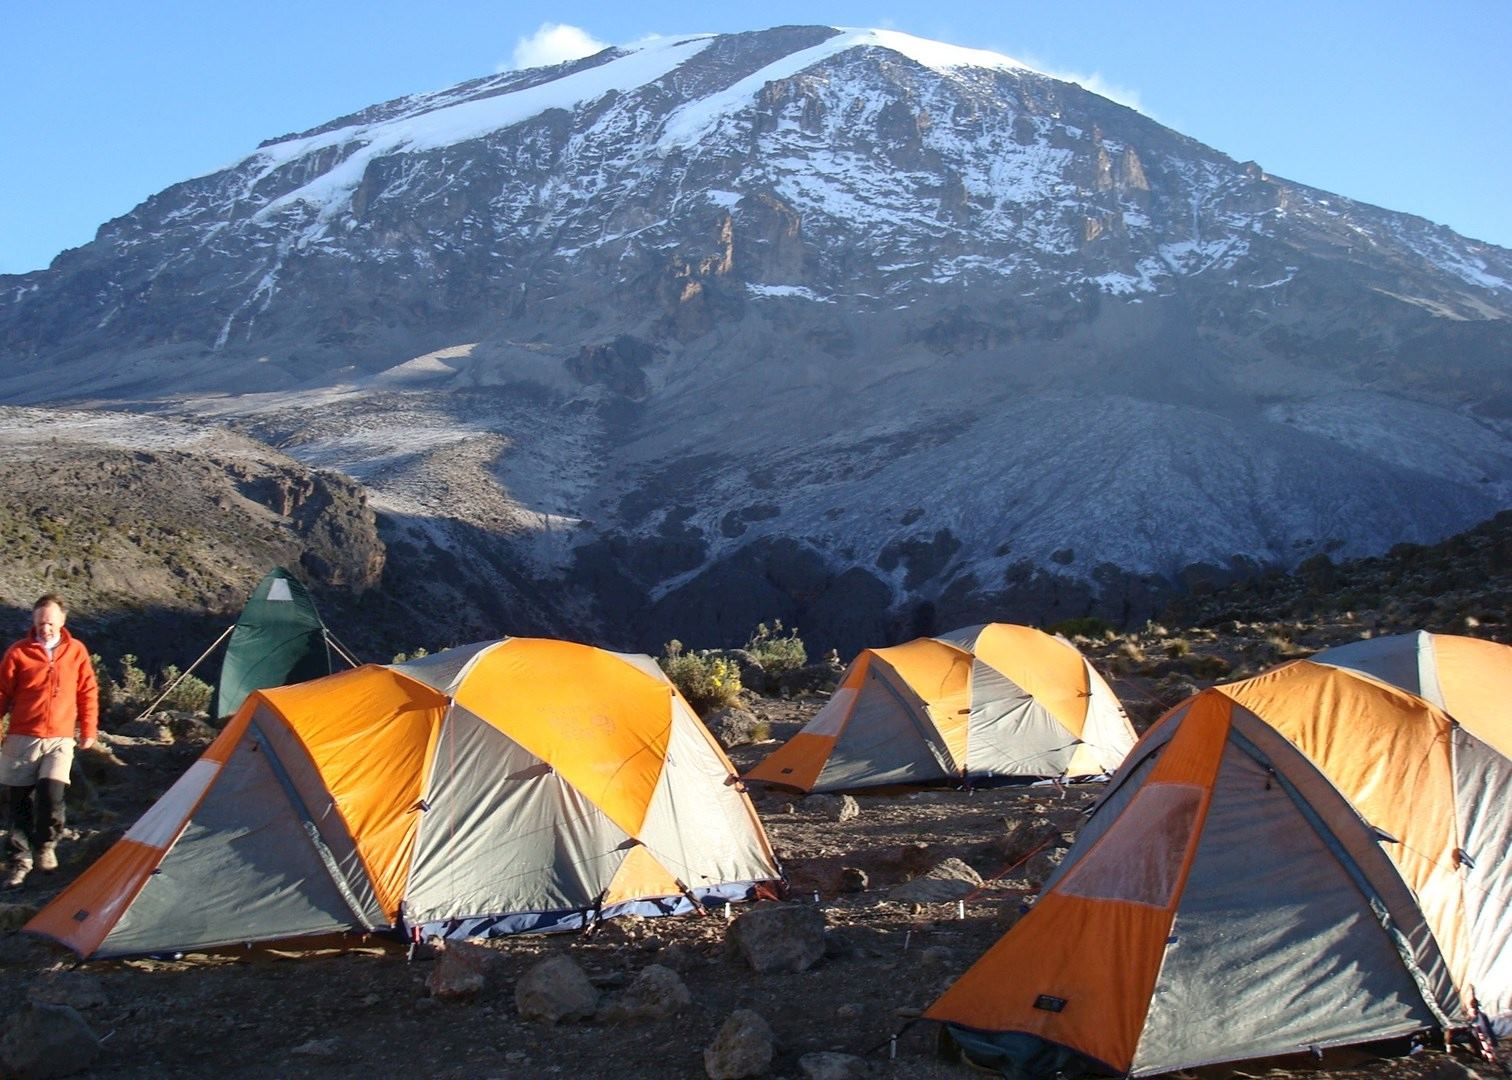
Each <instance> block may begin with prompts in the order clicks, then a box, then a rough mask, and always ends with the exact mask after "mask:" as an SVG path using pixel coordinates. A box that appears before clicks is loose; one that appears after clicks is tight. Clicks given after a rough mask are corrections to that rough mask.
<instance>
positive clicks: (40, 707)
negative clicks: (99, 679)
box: [0, 627, 100, 739]
mask: <svg viewBox="0 0 1512 1080" xmlns="http://www.w3.org/2000/svg"><path fill="white" fill-rule="evenodd" d="M62 635H63V637H62V640H61V641H59V642H58V647H57V648H56V649H54V650H53V655H52V659H51V660H49V659H48V657H47V650H46V649H44V648H43V647H42V643H41V642H40V641H38V640H37V639H36V636H35V635H29V636H27V637H25V638H23V639H21V640H20V641H18V642H16V643H15V644H14V645H12V646H11V647H10V648H9V649H6V650H5V656H4V657H3V658H0V716H4V715H5V714H6V713H7V712H8V713H10V727H9V729H8V731H9V734H11V735H35V736H37V737H38V738H43V739H63V738H69V739H71V738H79V739H93V738H94V737H95V735H96V733H97V732H98V730H99V721H100V694H99V688H98V687H97V686H96V685H95V673H94V666H93V665H92V664H90V662H89V650H88V649H86V648H85V647H84V643H83V642H82V641H80V640H79V639H78V638H75V637H73V636H72V635H71V634H69V632H68V629H67V628H66V627H65V628H64V629H63V630H62Z"/></svg>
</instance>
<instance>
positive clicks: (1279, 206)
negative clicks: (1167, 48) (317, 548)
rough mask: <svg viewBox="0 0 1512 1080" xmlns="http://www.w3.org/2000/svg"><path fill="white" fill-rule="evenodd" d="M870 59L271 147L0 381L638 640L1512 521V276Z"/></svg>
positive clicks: (829, 621)
mask: <svg viewBox="0 0 1512 1080" xmlns="http://www.w3.org/2000/svg"><path fill="white" fill-rule="evenodd" d="M888 34H889V32H876V31H850V32H847V31H841V30H836V29H834V28H829V27H783V28H777V29H774V30H768V31H754V32H751V33H748V34H741V35H717V36H704V37H696V38H666V39H662V40H661V41H660V42H659V43H656V44H655V45H648V46H646V47H644V48H643V49H641V50H639V51H628V50H624V49H615V50H607V51H606V52H604V53H600V54H598V55H597V56H595V57H589V58H586V59H584V60H580V61H575V62H572V63H570V64H566V65H560V66H559V67H557V68H551V69H537V70H535V71H531V72H519V73H508V74H506V75H498V76H490V77H485V78H482V79H478V80H472V81H470V82H468V83H464V84H461V85H460V86H459V87H455V88H451V89H449V90H441V91H433V92H429V93H427V94H421V95H413V96H411V97H407V98H401V99H396V100H395V101H393V102H387V103H383V104H381V105H378V106H374V107H372V108H370V109H367V110H361V111H359V112H357V113H354V114H351V115H350V116H349V117H343V118H338V119H337V120H334V121H331V122H330V123H328V124H325V125H319V126H317V127H316V128H312V129H310V130H309V131H307V132H304V133H299V134H297V135H294V136H285V137H281V138H280V139H279V140H275V141H272V142H268V143H264V144H263V146H262V147H261V148H259V149H258V150H257V151H255V152H254V153H253V154H252V155H249V156H248V157H247V158H244V159H242V160H241V161H239V162H237V163H234V164H233V165H232V166H231V167H229V168H228V169H226V170H222V171H220V172H218V173H215V174H211V175H210V176H208V177H203V178H199V179H196V180H193V181H186V182H185V183H184V184H180V185H175V186H174V187H173V188H170V189H168V190H167V191H165V192H163V193H160V195H158V196H154V197H153V198H152V199H149V200H148V201H147V202H146V203H144V204H143V205H142V206H141V207H139V208H137V210H136V211H133V213H132V214H131V215H127V216H126V217H125V218H122V219H117V221H116V222H112V223H109V224H108V225H107V226H106V227H104V228H102V230H101V234H100V237H99V238H98V239H97V240H96V241H95V243H94V244H91V245H87V246H86V248H84V249H77V250H76V251H74V252H70V253H65V256H60V259H59V260H58V262H55V264H54V266H53V267H52V268H50V269H49V270H48V271H40V272H36V273H34V274H31V275H24V276H22V277H20V278H14V277H13V278H7V279H0V353H3V355H4V356H5V357H6V359H7V360H8V361H9V362H8V363H7V364H6V365H5V368H4V373H3V374H0V401H11V402H18V403H19V402H30V403H41V402H47V401H55V402H56V401H68V400H71V401H75V402H77V401H79V400H81V399H86V400H89V401H91V402H92V403H93V404H95V405H97V406H103V407H107V408H122V407H126V408H133V409H142V408H147V409H151V410H156V411H161V412H164V413H167V414H169V415H172V416H177V417H180V418H190V419H192V420H193V421H194V422H196V423H215V424H220V425H228V426H230V427H232V428H234V429H236V430H240V431H243V432H247V433H253V434H255V435H256V436H257V437H259V438H262V439H264V440H265V441H267V442H268V443H269V444H270V445H273V446H275V447H278V448H279V449H281V450H283V451H285V452H287V453H289V454H291V455H293V456H295V457H296V458H299V459H300V460H301V461H304V462H305V463H306V464H310V465H315V466H318V467H321V468H335V469H339V470H341V471H343V472H345V473H347V474H348V475H351V476H353V477H355V478H356V479H358V480H359V481H360V482H362V483H363V484H365V485H367V487H368V489H369V491H370V493H371V497H372V501H373V504H374V506H375V508H376V509H378V510H379V512H380V513H382V514H390V515H393V520H395V521H397V522H401V523H402V525H401V529H402V530H404V531H406V532H407V534H408V535H409V536H410V541H411V542H413V543H414V544H415V545H416V546H417V548H418V549H424V548H426V547H427V546H429V545H439V546H440V547H442V548H449V549H450V550H451V553H452V555H453V556H454V557H456V558H458V559H460V560H461V561H462V563H463V564H465V565H467V566H469V567H470V569H469V570H468V571H467V575H468V576H470V579H471V580H474V581H475V583H476V585H477V587H478V588H489V589H497V590H499V591H500V594H501V595H503V596H505V597H512V596H515V595H517V594H518V588H517V586H515V585H511V584H509V582H508V581H506V580H504V579H503V578H501V577H500V574H499V572H498V571H497V567H508V568H509V573H510V574H512V575H514V576H515V578H516V579H529V580H532V581H534V582H536V583H537V584H539V585H541V586H542V587H543V588H545V589H546V591H547V592H548V593H552V592H554V593H556V594H557V595H558V597H559V600H558V602H559V604H560V607H561V610H562V611H563V612H564V613H565V612H570V613H571V616H570V619H564V622H565V621H571V622H574V623H582V622H586V624H588V625H591V626H593V627H594V628H595V629H596V630H598V631H603V632H605V633H611V632H612V633H629V634H635V633H638V632H644V633H645V634H647V635H651V638H654V637H655V635H656V634H659V633H661V632H662V630H663V629H664V628H665V627H667V626H670V625H672V624H673V623H679V622H680V621H681V620H682V616H683V614H684V613H685V612H687V611H698V612H700V613H701V614H700V615H699V617H698V618H699V620H700V621H699V622H698V624H697V625H696V626H694V627H692V628H689V627H687V625H686V623H682V625H683V631H682V632H683V633H684V634H685V635H691V634H693V633H694V632H695V631H697V630H700V629H701V630H704V631H718V632H720V633H725V632H726V631H727V630H728V632H731V633H733V632H739V633H744V632H745V631H746V630H748V629H749V626H750V625H753V624H754V622H756V621H759V620H760V619H764V618H771V617H781V618H783V619H784V621H786V622H788V623H789V624H790V625H791V624H798V625H804V626H812V627H815V629H816V632H817V633H818V634H819V635H820V636H821V637H828V638H829V640H830V641H831V642H832V643H834V644H837V645H842V646H849V645H852V644H864V643H869V642H866V641H863V639H865V638H867V637H874V636H875V635H877V634H879V633H898V632H902V631H904V630H906V629H907V628H909V627H915V626H919V625H924V624H926V623H928V622H930V620H931V619H934V618H941V619H946V620H950V619H952V618H954V617H955V616H957V615H960V616H965V615H967V614H969V613H972V612H980V611H988V610H991V611H1000V612H1002V613H1004V614H1006V615H1008V616H1014V615H1019V616H1022V617H1024V618H1026V619H1032V620H1035V621H1053V620H1054V618H1055V617H1069V616H1072V615H1077V614H1085V613H1088V612H1092V611H1096V612H1098V613H1102V614H1107V615H1111V616H1113V617H1115V618H1118V619H1138V618H1140V617H1142V616H1146V615H1148V614H1149V613H1150V612H1151V611H1152V610H1154V609H1155V608H1157V607H1158V605H1159V604H1160V603H1161V602H1162V598H1163V597H1165V596H1168V595H1170V594H1171V593H1172V592H1173V591H1179V590H1180V589H1182V588H1184V587H1186V586H1187V585H1189V584H1190V582H1191V581H1193V580H1216V579H1226V578H1231V577H1237V576H1244V575H1246V574H1248V573H1252V572H1253V571H1254V570H1256V569H1258V568H1264V567H1269V566H1287V565H1294V564H1295V563H1297V562H1299V561H1301V560H1303V559H1306V558H1308V557H1310V556H1312V555H1315V554H1317V553H1319V552H1331V553H1333V554H1342V555H1351V556H1358V555H1365V554H1370V553H1374V552H1379V551H1381V550H1384V549H1385V548H1386V547H1389V546H1390V545H1391V544H1393V543H1396V542H1400V541H1412V542H1427V541H1431V540H1434V539H1437V538H1439V537H1441V536H1444V535H1447V534H1448V533H1450V532H1453V531H1456V530H1457V529H1462V528H1465V527H1468V526H1470V525H1472V524H1474V523H1475V522H1477V521H1480V520H1483V519H1485V518H1487V517H1489V516H1491V515H1492V514H1494V513H1495V512H1496V511H1498V510H1500V509H1502V508H1503V507H1505V506H1506V505H1507V504H1508V503H1509V501H1512V500H1509V496H1512V443H1509V438H1508V436H1509V417H1512V377H1509V376H1512V333H1509V326H1512V323H1509V321H1508V320H1509V318H1512V284H1509V283H1512V252H1507V251H1504V250H1502V249H1499V248H1495V247H1493V246H1491V245H1486V244H1480V243H1478V242H1475V241H1470V240H1465V239H1464V238H1460V237H1457V236H1455V235H1454V234H1453V233H1452V232H1450V231H1449V230H1447V229H1445V228H1443V227H1441V226H1435V225H1432V224H1431V223H1428V222H1425V221H1423V220H1422V219H1420V218H1414V217H1412V216H1411V215H1406V214H1400V213H1396V212H1392V211H1383V210H1380V209H1379V208H1374V207H1369V206H1367V205H1366V204H1362V203H1358V202H1355V201H1353V200H1349V199H1347V198H1343V197H1340V196H1335V195H1331V194H1329V193H1326V192H1320V191H1318V190H1317V189H1313V188H1307V187H1305V186H1302V185H1297V184H1292V183H1290V182H1287V181H1284V180H1281V179H1279V178H1276V177H1273V176H1270V175H1269V174H1267V173H1266V172H1265V171H1264V170H1263V169H1262V168H1260V167H1259V166H1258V165H1255V164H1254V163H1238V162H1234V161H1233V160H1232V159H1230V158H1228V157H1227V156H1225V155H1223V154H1222V153H1220V152H1218V151H1215V150H1211V149H1209V148H1207V147H1204V146H1202V145H1201V144H1200V143H1197V142H1196V141H1195V140H1192V139H1190V138H1188V137H1186V136H1184V135H1181V134H1180V133H1177V132H1173V131H1171V130H1170V129H1168V128H1165V127H1163V126H1161V125H1159V124H1157V123H1155V122H1154V121H1151V120H1149V119H1148V118H1145V117H1143V116H1141V115H1140V114H1138V113H1136V112H1134V111H1133V110H1130V109H1128V108H1126V107H1124V106H1121V105H1118V104H1116V103H1113V102H1109V101H1107V100H1106V99H1103V98H1099V97H1097V96H1096V95H1094V94H1091V93H1090V92H1088V91H1086V90H1084V89H1082V88H1080V87H1077V86H1075V85H1073V84H1068V83H1064V82H1061V81H1059V80H1056V79H1054V78H1052V77H1050V76H1046V75H1042V74H1040V73H1036V72H1033V71H1032V70H1029V69H1026V68H1023V67H1022V66H1016V65H1015V62H1013V61H1011V60H1009V59H1007V58H1002V62H1001V63H999V62H998V61H996V60H993V61H991V64H992V65H993V66H987V67H982V66H969V65H968V66H962V65H959V64H954V63H950V64H941V65H940V66H939V67H933V66H929V65H928V64H926V63H923V62H921V61H920V60H919V59H918V58H917V57H916V56H912V55H909V51H910V50H912V52H914V53H920V52H921V51H924V52H927V51H928V50H930V49H934V50H949V49H954V47H949V46H939V45H937V44H933V45H932V44H930V43H920V42H919V39H907V41H908V42H910V43H911V44H908V45H907V47H906V48H901V49H900V48H898V47H894V46H899V45H901V44H903V40H902V39H901V37H900V36H898V35H892V37H890V38H889V37H888V36H887V35H888ZM889 41H890V42H891V45H889V44H887V43H888V42H889ZM944 55H947V56H951V57H956V58H959V57H961V56H962V55H966V54H963V53H962V52H960V51H956V52H946V53H944ZM972 55H976V56H978V58H980V54H972ZM627 65H628V66H627ZM942 68H943V70H941V69H942ZM632 73H633V77H632ZM642 76H645V77H642ZM573 80H576V81H575V82H574V81H573ZM584 86H586V87H588V90H583V89H582V88H583V87H584ZM589 91H592V92H591V93H590V92H589ZM522 95H523V96H522ZM532 95H533V96H532ZM542 102H545V103H548V104H551V106H552V107H545V106H542V107H540V108H536V105H540V104H541V103H542ZM568 105H570V106H571V107H570V108H569V107H567V106H568ZM406 110H409V112H407V111H406ZM417 110H418V114H419V115H420V118H421V120H422V121H423V123H419V125H418V126H416V125H415V124H411V126H409V127H407V128H406V127H405V124H406V123H409V121H407V120H405V119H404V118H405V117H406V116H408V115H409V114H410V113H411V112H416V111H417ZM501 117H502V118H504V120H507V121H508V122H507V123H505V122H504V120H501V119H500V118H501ZM488 118H491V119H488ZM499 124H502V125H503V126H498V125H499ZM438 133H439V134H438ZM448 133H449V134H448ZM442 135H446V137H447V138H450V137H452V136H457V138H456V139H453V141H446V140H445V139H444V138H442ZM463 135H465V136H466V138H462V137H461V136H463ZM405 140H408V141H405ZM427 140H429V141H427ZM407 447H408V448H413V451H411V450H407V449H406V448H407ZM464 534H465V539H463V538H461V537H462V536H463V535H464ZM490 567H494V568H495V569H490ZM506 576H507V575H506ZM521 603H525V601H524V599H523V598H521ZM957 621H959V620H957ZM639 623H644V624H645V625H644V627H642V628H641V629H640V630H638V629H637V624H639ZM737 624H739V626H738V630H737V629H734V628H736V626H737ZM705 636H708V635H705ZM651 638H648V639H647V640H645V641H642V640H640V639H639V638H637V639H636V641H637V643H639V644H641V645H644V646H646V647H653V646H654V645H656V644H658V642H655V641H654V640H651Z"/></svg>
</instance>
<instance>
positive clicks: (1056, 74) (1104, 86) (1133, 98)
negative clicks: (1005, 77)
mask: <svg viewBox="0 0 1512 1080" xmlns="http://www.w3.org/2000/svg"><path fill="white" fill-rule="evenodd" d="M1015 55H1017V54H1015ZM1019 58H1020V59H1021V60H1023V62H1024V63H1026V64H1028V65H1029V66H1030V67H1032V68H1033V69H1034V70H1035V71H1038V72H1039V73H1040V74H1042V75H1048V76H1050V77H1051V78H1052V79H1061V80H1063V81H1065V82H1074V83H1080V84H1081V86H1082V88H1083V89H1085V90H1090V91H1092V92H1093V93H1094V94H1100V95H1102V96H1103V97H1105V98H1107V99H1109V100H1110V101H1116V102H1118V103H1119V104H1120V105H1126V106H1128V107H1129V108H1131V109H1133V110H1134V111H1135V112H1139V113H1144V115H1146V116H1149V115H1150V113H1149V112H1148V111H1147V110H1146V109H1145V107H1144V106H1143V105H1141V104H1140V103H1139V92H1138V91H1137V90H1130V89H1129V88H1128V87H1124V86H1115V85H1114V84H1113V83H1110V82H1108V81H1107V80H1106V79H1104V78H1103V77H1102V76H1101V75H1099V74H1098V73H1097V72H1095V71H1094V72H1092V73H1091V74H1089V75H1082V74H1079V73H1078V72H1075V71H1057V70H1055V68H1054V67H1052V66H1050V65H1048V64H1042V63H1040V62H1039V61H1037V60H1032V59H1030V58H1029V57H1027V56H1020V57H1019Z"/></svg>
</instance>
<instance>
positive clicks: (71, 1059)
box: [0, 1001, 100, 1080]
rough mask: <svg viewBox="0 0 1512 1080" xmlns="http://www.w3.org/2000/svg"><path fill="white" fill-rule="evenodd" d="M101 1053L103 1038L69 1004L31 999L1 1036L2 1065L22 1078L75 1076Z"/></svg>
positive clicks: (39, 1079) (8, 1072) (34, 1079)
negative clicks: (101, 1040)
mask: <svg viewBox="0 0 1512 1080" xmlns="http://www.w3.org/2000/svg"><path fill="white" fill-rule="evenodd" d="M99 1056H100V1040H99V1039H98V1038H96V1037H95V1033H94V1032H93V1031H92V1030H90V1027H89V1025H88V1024H87V1023H85V1021H84V1018H83V1017H82V1016H80V1015H79V1013H78V1010H76V1009H74V1008H71V1007H70V1006H68V1005H47V1004H43V1003H40V1002H35V1001H33V1002H28V1003H27V1004H26V1005H23V1006H21V1008H20V1009H19V1010H18V1011H17V1012H16V1013H15V1015H14V1016H13V1017H12V1018H11V1021H10V1023H9V1024H7V1025H6V1027H5V1034H4V1036H3V1037H0V1066H4V1073H5V1075H6V1076H14V1077H19V1078H21V1080H41V1078H43V1077H51V1076H72V1075H73V1074H74V1073H78V1072H83V1071H84V1070H85V1069H87V1068H89V1067H90V1066H91V1065H93V1064H94V1061H95V1059H96V1058H97V1057H99Z"/></svg>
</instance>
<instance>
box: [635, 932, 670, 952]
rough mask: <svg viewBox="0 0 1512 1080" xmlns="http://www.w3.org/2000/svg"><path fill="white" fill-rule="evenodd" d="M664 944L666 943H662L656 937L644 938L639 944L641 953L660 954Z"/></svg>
mask: <svg viewBox="0 0 1512 1080" xmlns="http://www.w3.org/2000/svg"><path fill="white" fill-rule="evenodd" d="M666 944H667V943H666V942H665V941H663V940H662V939H661V938H659V937H656V936H655V935H653V936H651V937H648V938H646V939H645V940H644V941H642V942H641V943H640V947H641V951H643V952H661V950H662V949H663V948H664V947H665V946H666Z"/></svg>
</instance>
